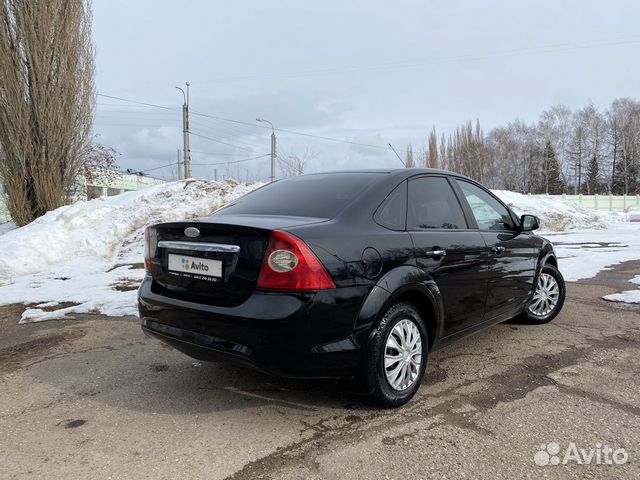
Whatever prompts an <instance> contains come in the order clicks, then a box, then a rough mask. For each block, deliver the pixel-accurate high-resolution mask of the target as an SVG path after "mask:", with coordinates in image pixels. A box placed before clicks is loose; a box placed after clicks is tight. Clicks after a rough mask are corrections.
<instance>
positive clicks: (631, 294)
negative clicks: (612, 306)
mask: <svg viewBox="0 0 640 480" xmlns="http://www.w3.org/2000/svg"><path fill="white" fill-rule="evenodd" d="M629 281H630V282H631V283H635V284H636V285H640V275H638V276H637V277H634V278H632V279H631V280H629ZM602 298H604V299H605V300H609V301H610V302H624V303H640V287H639V288H637V289H635V290H625V291H624V292H620V293H613V294H611V295H605V296H604V297H602Z"/></svg>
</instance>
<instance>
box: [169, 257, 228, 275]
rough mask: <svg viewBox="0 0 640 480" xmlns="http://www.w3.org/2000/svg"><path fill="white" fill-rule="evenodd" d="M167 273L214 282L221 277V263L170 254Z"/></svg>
mask: <svg viewBox="0 0 640 480" xmlns="http://www.w3.org/2000/svg"><path fill="white" fill-rule="evenodd" d="M169 272H170V273H172V274H174V275H175V274H178V275H183V276H188V277H191V278H201V279H202V280H209V281H213V282H215V281H217V280H218V279H220V277H222V262H221V261H220V260H210V259H208V258H198V257H188V256H186V255H175V254H173V253H170V254H169Z"/></svg>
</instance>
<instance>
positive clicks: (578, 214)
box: [492, 190, 625, 232]
mask: <svg viewBox="0 0 640 480" xmlns="http://www.w3.org/2000/svg"><path fill="white" fill-rule="evenodd" d="M492 191H493V193H495V194H496V195H497V196H498V197H499V198H500V199H501V200H502V201H503V202H505V203H506V204H507V205H509V206H510V207H511V208H512V209H513V211H514V212H516V213H517V214H518V215H523V214H525V213H528V214H531V215H535V216H537V217H538V218H539V219H540V229H541V230H546V231H552V232H562V231H565V230H577V229H603V228H608V227H609V226H610V225H612V224H617V223H619V222H621V221H624V220H625V214H624V213H618V212H600V211H596V210H590V209H588V208H584V207H582V206H580V205H578V204H577V203H573V202H569V201H567V200H558V199H555V198H547V197H534V196H531V195H523V194H521V193H515V192H509V191H506V190H492Z"/></svg>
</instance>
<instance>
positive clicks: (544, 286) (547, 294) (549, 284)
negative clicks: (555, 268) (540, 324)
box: [527, 273, 560, 317]
mask: <svg viewBox="0 0 640 480" xmlns="http://www.w3.org/2000/svg"><path fill="white" fill-rule="evenodd" d="M559 298H560V286H559V285H558V282H557V281H556V279H555V278H553V276H552V275H549V274H548V273H541V274H540V277H539V278H538V284H537V285H536V291H535V293H534V294H533V297H532V298H531V301H530V302H529V306H528V307H527V308H528V309H529V312H530V313H531V314H532V315H535V316H536V317H546V316H547V315H549V314H551V313H552V312H553V310H554V309H555V308H556V305H557V304H558V299H559Z"/></svg>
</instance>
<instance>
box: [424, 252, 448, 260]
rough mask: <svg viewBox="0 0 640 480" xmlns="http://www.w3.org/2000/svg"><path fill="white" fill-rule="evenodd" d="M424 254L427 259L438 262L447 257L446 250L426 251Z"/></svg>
mask: <svg viewBox="0 0 640 480" xmlns="http://www.w3.org/2000/svg"><path fill="white" fill-rule="evenodd" d="M424 253H425V255H426V256H427V258H435V259H436V260H437V259H439V258H440V257H445V256H446V255H447V251H446V250H426V251H425V252H424Z"/></svg>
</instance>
